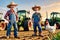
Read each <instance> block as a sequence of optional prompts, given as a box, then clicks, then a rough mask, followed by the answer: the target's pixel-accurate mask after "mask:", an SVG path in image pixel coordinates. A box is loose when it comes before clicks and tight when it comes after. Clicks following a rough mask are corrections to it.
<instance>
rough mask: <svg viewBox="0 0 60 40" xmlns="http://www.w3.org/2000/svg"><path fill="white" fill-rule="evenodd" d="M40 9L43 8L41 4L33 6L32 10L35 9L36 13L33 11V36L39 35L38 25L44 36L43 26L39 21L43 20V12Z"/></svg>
mask: <svg viewBox="0 0 60 40" xmlns="http://www.w3.org/2000/svg"><path fill="white" fill-rule="evenodd" d="M40 9H41V7H40V6H36V5H35V6H34V7H32V10H33V11H35V13H33V15H32V21H33V29H34V34H33V36H37V27H38V30H39V36H42V35H41V33H42V28H41V25H40V23H39V22H40V20H41V14H40V13H39V12H38V11H39V10H40ZM42 37H43V36H42Z"/></svg>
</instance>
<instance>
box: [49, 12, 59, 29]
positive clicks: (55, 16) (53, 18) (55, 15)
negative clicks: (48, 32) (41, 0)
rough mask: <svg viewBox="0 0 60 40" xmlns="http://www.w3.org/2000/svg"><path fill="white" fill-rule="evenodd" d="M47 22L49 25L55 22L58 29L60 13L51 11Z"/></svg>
mask: <svg viewBox="0 0 60 40" xmlns="http://www.w3.org/2000/svg"><path fill="white" fill-rule="evenodd" d="M48 20H49V24H50V26H54V24H56V26H57V28H59V29H60V13H58V12H52V13H51V15H50V19H48Z"/></svg>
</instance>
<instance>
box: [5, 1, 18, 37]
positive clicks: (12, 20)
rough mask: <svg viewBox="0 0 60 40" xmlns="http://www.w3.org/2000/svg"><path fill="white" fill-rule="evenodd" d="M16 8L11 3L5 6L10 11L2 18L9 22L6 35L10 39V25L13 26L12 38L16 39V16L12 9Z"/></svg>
mask: <svg viewBox="0 0 60 40" xmlns="http://www.w3.org/2000/svg"><path fill="white" fill-rule="evenodd" d="M16 6H17V4H15V3H14V2H11V3H10V4H9V5H7V7H8V8H10V10H8V11H7V13H6V15H5V16H4V18H5V19H6V20H7V21H8V22H9V23H8V26H7V33H6V35H7V38H9V37H10V31H11V28H12V25H13V26H14V37H15V38H18V37H17V23H16V21H17V20H18V15H17V13H16V12H15V11H14V8H15V7H16ZM7 17H8V18H7Z"/></svg>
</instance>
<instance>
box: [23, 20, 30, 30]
mask: <svg viewBox="0 0 60 40" xmlns="http://www.w3.org/2000/svg"><path fill="white" fill-rule="evenodd" d="M23 28H24V31H29V28H28V21H27V20H25V21H24V27H23Z"/></svg>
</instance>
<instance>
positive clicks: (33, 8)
mask: <svg viewBox="0 0 60 40" xmlns="http://www.w3.org/2000/svg"><path fill="white" fill-rule="evenodd" d="M35 8H38V10H40V9H41V7H40V6H37V5H35V6H34V7H32V10H33V11H36V10H35Z"/></svg>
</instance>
